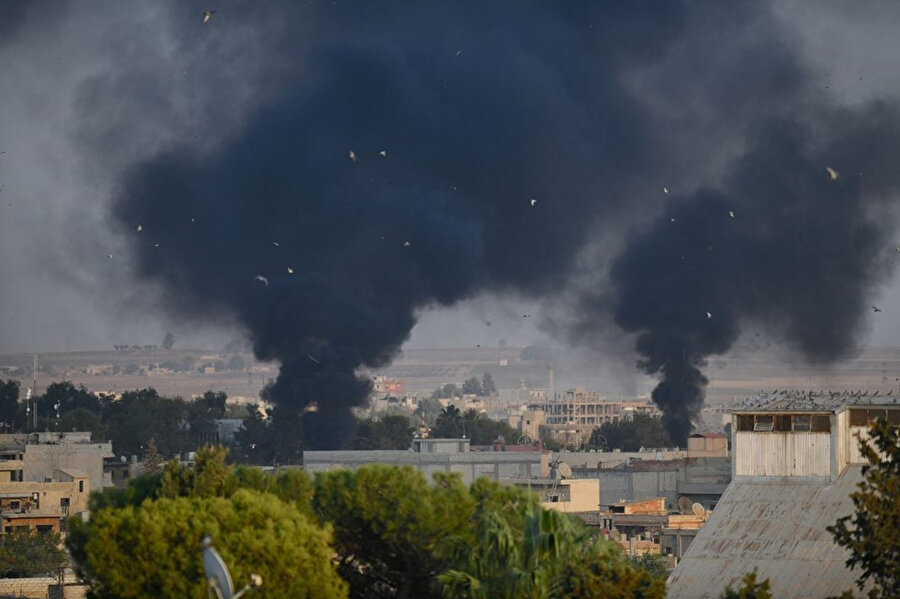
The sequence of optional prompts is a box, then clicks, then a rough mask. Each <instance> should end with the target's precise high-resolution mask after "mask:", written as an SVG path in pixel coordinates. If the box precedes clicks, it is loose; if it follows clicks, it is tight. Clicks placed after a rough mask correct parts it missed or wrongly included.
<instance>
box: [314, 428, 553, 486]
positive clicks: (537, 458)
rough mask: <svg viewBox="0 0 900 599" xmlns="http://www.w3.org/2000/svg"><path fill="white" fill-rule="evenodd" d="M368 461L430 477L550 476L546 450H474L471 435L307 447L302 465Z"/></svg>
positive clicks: (348, 465) (327, 467)
mask: <svg viewBox="0 0 900 599" xmlns="http://www.w3.org/2000/svg"><path fill="white" fill-rule="evenodd" d="M368 464H390V465H393V466H412V467H413V468H416V469H418V470H421V471H422V472H423V473H424V474H425V476H426V477H427V478H428V479H429V480H430V479H431V477H432V475H433V474H434V473H435V472H457V473H459V474H460V475H461V476H462V480H463V482H464V483H466V484H468V483H471V482H473V481H474V480H475V479H476V478H478V477H481V476H486V477H487V478H489V479H490V480H501V479H519V478H521V479H527V478H536V477H549V476H550V466H549V462H548V455H547V453H546V452H541V451H538V450H533V451H510V452H506V451H471V448H470V446H469V440H468V439H413V444H412V446H411V447H410V449H409V450H406V451H402V450H401V451H396V450H375V451H306V452H304V453H303V468H304V469H305V470H306V471H307V472H310V473H314V472H323V471H327V470H333V469H335V468H350V469H356V468H360V467H362V466H365V465H368Z"/></svg>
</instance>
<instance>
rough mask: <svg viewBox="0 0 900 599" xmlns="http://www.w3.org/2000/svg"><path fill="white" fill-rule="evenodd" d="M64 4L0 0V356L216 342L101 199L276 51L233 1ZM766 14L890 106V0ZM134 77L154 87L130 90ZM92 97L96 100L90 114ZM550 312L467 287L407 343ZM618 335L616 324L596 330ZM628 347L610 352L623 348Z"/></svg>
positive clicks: (205, 143) (897, 12)
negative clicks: (218, 65)
mask: <svg viewBox="0 0 900 599" xmlns="http://www.w3.org/2000/svg"><path fill="white" fill-rule="evenodd" d="M61 6H62V7H64V8H61V9H60V11H59V13H58V15H56V16H53V17H49V18H48V11H47V10H44V9H42V10H40V11H38V10H35V9H34V8H32V9H30V10H29V9H22V8H20V7H21V4H19V3H15V4H12V3H11V4H9V5H8V6H7V5H5V4H4V5H3V6H2V7H0V17H4V16H5V17H6V18H0V23H4V25H2V26H0V36H2V38H0V40H2V41H0V61H2V63H3V64H4V65H5V68H4V77H3V80H2V82H0V106H2V107H3V109H2V111H0V151H2V152H5V153H4V154H2V155H0V281H2V284H0V351H2V352H18V351H29V352H30V351H54V350H62V349H73V350H74V349H87V348H106V347H110V346H112V345H113V344H115V343H140V344H147V343H159V342H161V340H162V337H163V335H164V333H165V332H166V330H173V331H174V332H176V336H177V343H178V345H184V344H190V345H197V344H219V343H221V342H222V340H224V339H228V338H230V337H232V336H233V335H234V334H235V331H234V329H233V327H232V326H229V325H228V324H227V322H225V323H223V322H219V323H218V324H210V323H199V322H183V321H182V322H171V321H170V320H169V319H168V318H169V317H166V316H163V315H162V314H161V312H160V310H159V309H158V308H157V302H156V301H155V294H156V293H158V291H157V290H155V289H154V288H153V287H151V286H149V285H148V284H147V283H140V282H137V281H136V280H134V279H133V278H132V277H131V275H130V274H129V256H128V254H127V253H126V250H125V245H124V244H123V243H122V240H121V239H120V238H118V236H117V235H118V234H117V233H113V232H112V230H111V227H110V224H109V221H108V215H107V209H108V202H109V198H110V195H111V194H112V192H113V186H114V184H115V180H116V177H117V176H118V175H119V173H120V172H121V169H123V168H125V167H127V166H128V165H129V164H130V163H131V162H132V161H134V160H136V159H140V158H146V157H148V156H150V155H152V154H153V153H154V152H155V151H157V150H158V149H160V148H162V147H165V146H167V145H169V144H172V143H179V144H187V145H191V146H193V147H198V148H201V149H204V150H205V151H215V148H216V147H217V145H218V143H219V142H220V141H221V140H222V139H225V138H227V137H228V136H229V135H231V134H233V133H234V132H235V131H236V129H237V128H239V127H240V125H241V123H242V119H243V117H244V116H245V115H246V114H247V112H248V111H249V110H251V109H252V108H254V107H255V106H258V105H259V103H260V102H262V101H264V100H265V98H266V94H267V93H271V91H272V90H273V89H275V88H277V77H278V69H277V66H278V60H277V59H275V58H272V59H271V60H269V58H270V56H269V53H270V52H277V49H276V48H267V47H265V46H264V45H262V44H260V43H259V40H258V33H259V32H258V31H256V30H255V29H254V28H253V26H252V25H247V26H244V25H242V23H239V22H238V23H236V22H234V21H233V20H232V21H229V19H230V18H231V16H230V14H229V11H228V10H220V11H219V13H217V14H216V15H215V16H214V22H213V23H211V24H210V25H211V26H216V27H219V28H220V30H219V31H221V30H227V31H228V33H229V37H228V38H227V39H224V40H223V39H221V38H219V39H215V40H214V39H213V38H212V36H214V35H215V34H216V31H217V30H214V29H212V28H211V27H210V26H205V27H204V26H202V24H201V23H200V16H201V15H202V7H200V6H199V5H196V6H197V7H198V8H197V10H193V9H191V8H186V7H184V6H183V5H182V6H178V4H176V3H163V4H156V3H122V2H113V1H108V2H70V3H66V4H63V5H61ZM4 11H10V12H9V14H7V15H4V14H3V13H4ZM776 13H777V14H778V15H779V16H780V17H781V18H782V19H784V20H785V21H786V22H788V23H789V24H790V26H791V28H792V29H793V30H794V31H795V32H796V39H795V43H796V44H797V46H798V47H799V48H802V51H803V54H804V56H805V57H806V58H807V60H809V61H810V62H811V63H813V64H815V65H816V66H817V67H818V69H819V70H820V72H821V73H822V80H823V89H822V93H823V94H830V95H833V96H834V97H835V98H836V99H837V100H839V101H841V102H844V103H847V104H853V103H857V102H860V101H863V100H868V99H873V98H882V99H886V100H888V101H891V102H895V101H896V98H897V95H898V92H900V73H898V71H897V70H896V67H895V64H894V61H895V59H896V56H897V55H898V50H900V41H898V40H897V38H896V35H895V32H896V30H897V25H898V24H900V6H898V5H896V4H893V3H883V2H877V3H854V4H853V5H852V8H851V7H850V6H849V5H846V4H845V3H840V2H826V3H822V2H816V3H809V2H799V1H790V2H779V3H777V6H776ZM303 34H304V32H302V31H298V32H296V33H295V35H297V36H302V35H303ZM203 36H208V37H209V38H210V40H209V41H207V40H206V39H204V38H203ZM186 40H188V41H186ZM207 44H209V45H210V47H215V51H216V52H219V53H221V52H225V53H226V54H227V55H228V56H229V59H230V64H231V65H232V67H231V68H230V69H229V70H228V71H227V72H221V71H218V70H216V71H209V70H206V69H204V67H205V66H206V64H205V62H204V54H203V52H204V49H205V48H206V47H207ZM213 44H214V46H212V45H213ZM261 64H263V65H266V64H270V65H272V69H270V70H266V69H260V68H259V65H261ZM134 78H140V79H141V80H142V81H153V82H154V85H152V86H148V87H147V88H146V89H144V90H143V93H135V92H134V86H133V85H130V84H129V82H130V81H132V80H133V79H134ZM646 83H647V82H646V81H639V80H638V81H636V82H635V85H638V86H639V85H646ZM97 94H103V96H102V97H98V96H97ZM111 99H112V101H111ZM93 104H96V105H98V106H101V107H102V110H99V111H97V112H93V113H92V111H91V110H90V107H91V106H92V105H93ZM135 115H140V117H139V118H135ZM698 137H700V138H702V134H698ZM663 178H664V177H663ZM197 218H202V215H198V216H197ZM621 233H623V232H621V231H620V234H621ZM898 245H900V241H898ZM606 249H608V248H607V247H601V248H600V249H599V250H598V251H604V250H606ZM892 251H893V248H885V260H891V259H893V258H894V255H893V254H892V253H891V252H892ZM894 254H896V257H897V258H898V259H900V254H897V253H896V252H894ZM109 255H111V256H112V257H111V258H110V257H108V256H109ZM895 273H896V271H895ZM898 290H900V281H898V279H897V276H896V274H895V275H894V276H893V278H892V280H891V283H890V284H889V285H888V286H886V287H885V288H884V289H883V291H882V292H881V293H880V294H879V295H877V296H875V297H873V298H872V304H873V305H877V306H879V307H880V308H882V309H883V312H881V313H878V314H874V313H873V314H872V316H871V320H870V323H871V329H872V330H871V334H870V335H869V336H868V338H867V343H869V344H873V345H900V299H898V293H897V292H898ZM560 310H561V307H560V306H558V305H535V304H533V303H530V302H526V301H523V300H518V299H516V298H515V297H513V296H506V297H499V298H498V297H493V296H492V297H487V298H475V299H472V300H469V301H466V302H463V303H462V304H461V305H459V306H457V307H455V308H452V309H446V310H435V311H425V312H424V313H423V314H422V315H421V318H420V323H419V325H418V326H417V327H416V328H415V329H414V330H413V333H412V336H411V339H410V342H409V343H410V345H413V346H416V347H428V346H442V347H448V346H466V345H473V346H474V345H475V344H485V345H494V344H496V343H497V342H499V340H500V339H505V340H506V341H507V342H508V343H509V344H510V345H522V344H526V343H530V342H534V341H542V342H546V341H547V340H549V339H551V336H550V335H549V334H548V333H545V332H543V331H542V328H543V329H546V328H547V327H546V326H543V327H542V323H543V324H545V323H546V320H545V319H546V317H547V316H549V317H551V318H555V317H556V315H557V313H558V312H559V311H560ZM523 313H530V314H532V315H533V316H532V318H529V319H524V318H522V314H523ZM486 321H490V322H491V326H490V327H488V326H487V325H486V324H485V323H486ZM551 328H552V327H551ZM605 335H608V337H607V336H605ZM617 335H618V333H616V332H615V331H613V330H612V329H610V330H609V331H608V332H606V333H604V334H602V335H601V337H602V338H604V339H606V338H609V339H615V337H616V336H617ZM555 341H556V342H557V343H560V344H562V343H564V342H563V341H562V340H560V339H558V338H557V339H556V340H555ZM627 347H628V346H626V345H617V346H615V348H614V349H613V352H614V353H624V352H630V349H626V348H627Z"/></svg>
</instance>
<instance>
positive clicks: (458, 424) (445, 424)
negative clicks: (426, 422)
mask: <svg viewBox="0 0 900 599" xmlns="http://www.w3.org/2000/svg"><path fill="white" fill-rule="evenodd" d="M462 420H463V415H462V412H460V411H459V408H457V407H456V406H454V405H453V404H450V405H449V406H447V407H446V408H444V409H443V410H441V413H440V414H438V417H437V419H436V420H435V422H434V427H433V428H432V430H431V436H432V437H436V438H438V439H456V438H459V437H462V434H463V426H462Z"/></svg>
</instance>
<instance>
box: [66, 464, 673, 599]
mask: <svg viewBox="0 0 900 599" xmlns="http://www.w3.org/2000/svg"><path fill="white" fill-rule="evenodd" d="M90 508H91V511H92V517H91V520H90V521H89V522H86V523H85V522H81V521H77V520H76V521H73V522H72V524H71V528H72V534H71V535H70V537H69V539H68V541H67V546H68V548H69V550H70V552H71V555H72V558H73V560H74V563H75V566H76V569H77V570H78V572H79V573H81V574H82V575H83V576H84V578H85V580H87V581H88V583H89V584H90V586H91V592H92V593H93V594H94V596H95V597H98V598H101V599H103V598H108V597H151V596H184V597H200V596H203V595H202V591H203V586H202V575H201V574H200V570H199V568H200V559H199V554H198V552H197V545H198V544H199V541H200V539H201V538H202V536H203V534H207V533H208V534H212V536H213V538H214V542H215V546H216V548H217V549H218V550H219V551H220V553H221V554H222V556H223V558H224V559H225V561H226V563H227V564H228V566H229V568H230V569H231V571H232V574H233V577H234V579H235V582H236V584H237V583H238V581H240V580H245V579H246V577H247V576H248V575H249V573H251V572H255V573H259V574H262V575H263V578H264V580H265V583H264V587H263V589H262V591H263V593H264V594H262V595H260V596H263V597H277V596H283V597H303V596H319V597H343V596H346V593H347V592H349V595H350V596H351V597H359V598H375V597H423V598H429V597H434V598H437V597H460V598H462V597H493V596H497V597H504V596H507V597H513V596H515V597H518V596H528V597H536V598H546V599H555V598H557V597H559V598H561V597H598V598H599V597H612V598H614V599H616V598H626V597H630V598H643V599H658V598H661V597H662V596H663V595H662V594H660V589H662V588H663V587H662V582H661V581H660V580H659V579H655V578H654V577H652V576H651V575H650V574H648V573H647V572H646V571H644V570H643V569H640V568H635V567H633V566H632V565H631V564H630V563H629V562H628V560H627V559H626V558H625V557H624V555H623V554H622V552H621V550H620V549H619V548H618V546H616V545H615V544H613V543H610V542H608V541H603V540H598V539H594V538H593V537H592V536H591V534H590V533H589V532H588V531H587V529H586V528H585V527H584V526H583V525H582V524H581V522H580V521H577V520H574V519H572V518H571V517H570V516H567V515H565V514H561V513H557V512H548V511H545V510H543V509H542V508H541V507H540V506H539V504H538V502H537V497H536V496H535V495H532V494H529V493H527V492H525V491H522V490H519V489H516V488H514V487H507V486H503V485H501V484H499V483H495V482H490V481H488V480H486V479H483V478H482V479H478V480H477V481H475V482H474V483H473V484H471V485H468V486H467V485H464V484H462V483H461V481H460V479H459V477H458V476H457V475H450V474H437V475H435V478H434V481H433V482H429V481H428V480H426V478H425V476H424V475H423V474H422V473H421V472H419V471H417V470H414V469H413V468H410V467H406V468H398V467H393V466H386V465H372V466H366V467H364V468H360V469H359V470H356V471H350V470H337V471H329V472H323V473H319V474H317V475H316V479H315V482H313V481H311V480H310V478H309V476H308V475H307V474H306V473H305V472H303V471H301V470H298V469H287V470H282V471H279V472H278V473H276V474H272V473H266V472H263V471H261V470H259V469H255V468H250V467H247V466H238V467H236V468H230V467H229V466H227V465H226V464H225V453H224V451H222V450H221V449H204V450H202V451H198V453H197V462H196V464H195V465H194V468H193V469H190V468H188V467H187V466H185V465H182V464H178V463H174V462H173V463H170V464H168V465H167V466H166V470H165V472H164V473H163V474H162V475H161V476H160V475H157V476H155V477H142V478H139V479H136V480H134V481H131V484H130V485H129V487H128V489H125V490H120V489H106V490H104V491H103V492H102V493H99V494H95V495H94V496H92V498H91V505H90ZM338 575H339V576H340V578H338ZM270 581H271V584H270ZM304 585H305V586H304ZM519 591H522V592H527V593H526V594H524V595H523V594H516V593H518V592H519ZM257 594H258V593H257Z"/></svg>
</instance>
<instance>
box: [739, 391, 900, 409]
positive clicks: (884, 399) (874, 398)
mask: <svg viewBox="0 0 900 599" xmlns="http://www.w3.org/2000/svg"><path fill="white" fill-rule="evenodd" d="M890 393H891V395H884V394H882V393H881V392H880V391H871V392H870V391H793V390H782V391H778V390H776V391H773V392H763V393H760V394H759V395H755V396H753V397H750V398H748V399H747V400H745V401H744V402H743V403H742V404H741V405H740V406H739V407H736V408H734V409H733V410H731V411H732V412H733V413H736V414H740V413H742V412H834V411H836V410H838V409H839V408H842V407H844V406H884V407H892V406H900V395H897V396H895V395H893V391H890Z"/></svg>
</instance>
